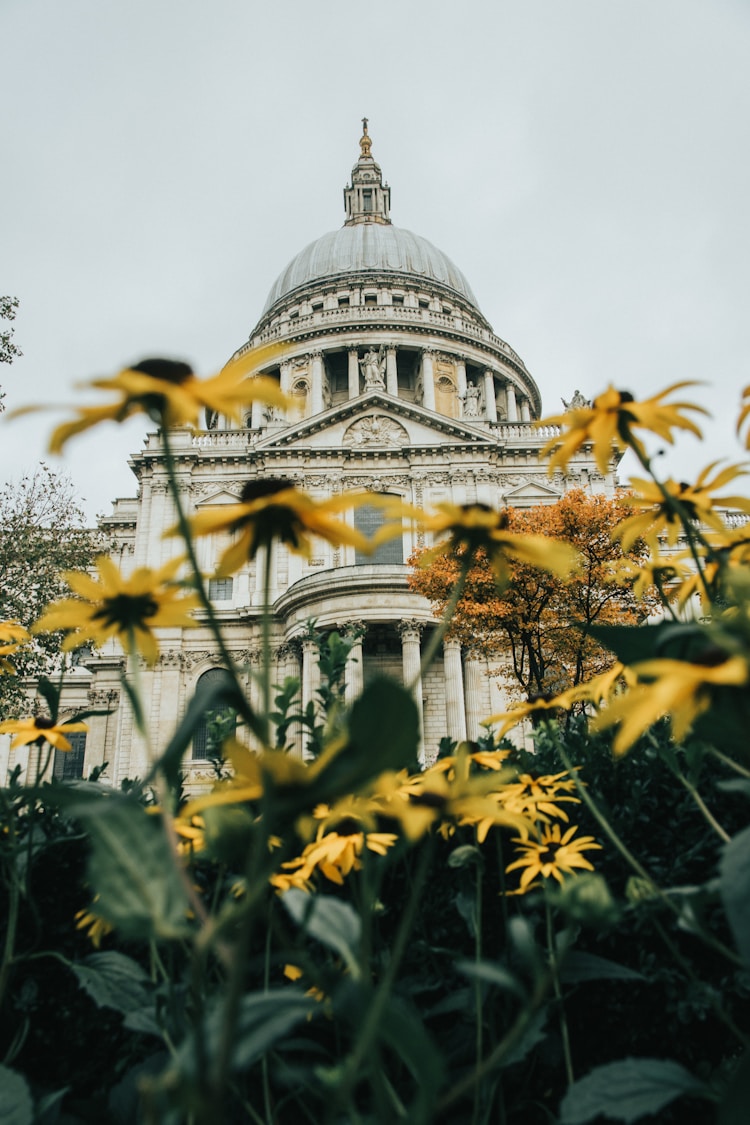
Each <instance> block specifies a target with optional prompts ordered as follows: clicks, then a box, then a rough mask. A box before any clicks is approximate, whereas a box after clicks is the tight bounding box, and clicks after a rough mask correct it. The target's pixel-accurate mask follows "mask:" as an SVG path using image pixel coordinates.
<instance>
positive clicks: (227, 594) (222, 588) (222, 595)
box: [208, 578, 234, 602]
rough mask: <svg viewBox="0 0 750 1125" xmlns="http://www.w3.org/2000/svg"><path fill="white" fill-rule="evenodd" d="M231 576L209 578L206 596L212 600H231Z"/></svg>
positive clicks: (232, 580)
mask: <svg viewBox="0 0 750 1125" xmlns="http://www.w3.org/2000/svg"><path fill="white" fill-rule="evenodd" d="M233 583H234V579H233V578H209V580H208V596H209V598H210V599H211V601H212V602H231V600H232V585H233Z"/></svg>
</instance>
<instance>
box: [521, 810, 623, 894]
mask: <svg viewBox="0 0 750 1125" xmlns="http://www.w3.org/2000/svg"><path fill="white" fill-rule="evenodd" d="M577 831H578V828H577V826H576V825H574V824H573V825H571V826H570V828H567V829H566V830H565V832H564V833H563V834H562V835H561V829H560V825H559V824H547V825H544V826H543V828H542V830H541V833H540V837H539V839H538V840H522V839H521V840H515V841H514V843H516V844H518V849H517V850H518V851H519V852H520V853H521V857H520V859H517V860H515V861H514V862H513V863H509V864H508V866H507V867H506V869H505V870H506V872H510V871H516V870H518V869H519V868H523V869H524V870H523V872H522V874H521V882H520V887H519V890H520V891H521V893H523V892H524V891H526V890H529V889H530V887H529V884H530V883H532V881H533V880H534V879H536V878H537V877H538V876H541V878H542V879H549V878H552V879H556V880H557V882H558V883H564V882H565V879H564V876H565V875H573V874H574V873H575V869H576V868H583V869H584V870H586V871H593V870H594V867H593V864H591V863H589V861H588V860H587V859H585V858H584V856H583V855H582V854H581V853H582V852H587V851H591V850H592V849H593V848H601V844H597V842H596V841H595V840H594V837H593V836H579V837H578V839H577V840H574V839H573V837H574V836H575V834H576V832H577Z"/></svg>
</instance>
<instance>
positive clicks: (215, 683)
mask: <svg viewBox="0 0 750 1125" xmlns="http://www.w3.org/2000/svg"><path fill="white" fill-rule="evenodd" d="M222 683H227V684H231V683H232V677H231V676H230V675H229V673H228V672H227V670H226V669H225V668H210V669H209V670H208V672H204V673H203V675H202V676H201V677H200V679H199V680H198V683H197V685H196V689H195V693H196V696H197V695H198V693H199V692H200V691H201V689H203V690H204V691H205V689H206V688H216V687H219V686H221V684H222ZM236 724H237V712H236V711H235V710H234V708H233V707H227V706H219V707H212V708H209V709H208V710H206V711H204V713H203V717H202V718H201V720H200V722H199V723H198V725H197V726H196V728H195V734H194V735H193V755H192V756H193V760H194V761H196V760H201V759H204V758H214V757H216V756H217V755H218V754H219V752H220V751H221V744H222V742H223V741H224V739H225V738H228V737H229V735H230V734H233V733H234V728H235V726H236Z"/></svg>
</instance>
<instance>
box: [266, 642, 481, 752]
mask: <svg viewBox="0 0 750 1125" xmlns="http://www.w3.org/2000/svg"><path fill="white" fill-rule="evenodd" d="M347 628H348V629H349V630H350V631H352V632H354V640H353V643H352V648H351V651H350V653H349V658H348V661H347V666H346V702H347V703H348V704H349V705H351V704H352V703H353V702H354V701H355V700H356V699H357V698H358V697H359V696H360V695H361V693H362V690H363V688H364V684H365V667H364V662H365V652H364V637H365V635H366V634H365V630H364V627H363V626H362V625H361V623H358V622H357V623H353V622H352V623H349V624H348V626H344V627H342V630H341V631H342V632H346V631H347ZM394 628H395V631H396V632H397V634H398V635H399V637H400V640H401V676H402V681H403V683H404V685H405V686H406V687H407V688H408V689H409V691H410V692H411V694H412V696H413V698H414V701H415V703H416V705H417V712H418V716H419V729H420V745H419V758H420V761H424V760H425V752H427V754H429V755H432V754H434V752H435V751H436V750H437V745H438V743H439V741H440V737H441V736H442V735H447V736H448V737H449V738H451V739H453V740H455V741H456V742H463V741H465V740H466V739H467V738H468V739H471V740H473V741H475V740H476V739H478V738H479V736H480V735H481V733H482V729H481V725H480V724H481V723H482V721H483V720H484V719H486V717H487V714H486V707H487V705H486V702H485V700H484V698H483V695H484V693H483V691H482V687H483V683H482V675H483V667H484V664H483V661H482V658H481V657H480V656H479V654H478V653H476V652H474V651H472V650H471V649H464V648H462V645H461V643H460V642H459V641H457V640H445V641H444V642H443V655H442V677H441V681H442V682H441V694H442V696H443V701H444V702H443V705H442V706H441V707H438V706H437V705H436V704H435V703H434V702H432V703H430V705H429V713H426V708H425V696H424V685H423V681H422V670H421V660H422V633H423V631H424V628H425V626H424V624H423V623H422V622H418V621H401V622H399V623H397V624H396V625H395V626H394ZM288 651H289V650H288V649H287V652H288ZM298 652H299V656H297V657H296V658H295V662H296V661H299V660H300V658H301V677H300V679H301V696H302V710H303V711H305V710H306V708H307V706H308V704H310V703H314V702H315V699H316V692H317V690H318V688H319V686H320V666H319V663H318V646H317V642H316V641H315V639H314V638H312V637H304V638H303V639H302V640H301V643H300V645H299V648H298ZM436 664H437V666H438V669H440V664H439V663H438V662H437V661H436ZM298 668H299V665H298ZM434 669H435V665H433V673H434ZM286 674H295V673H294V672H293V671H291V670H290V669H287V670H286ZM297 674H299V672H297ZM430 728H432V729H430ZM437 731H439V733H437V735H436V732H437ZM425 733H426V734H427V736H428V738H429V740H430V745H427V746H425ZM433 743H434V744H433Z"/></svg>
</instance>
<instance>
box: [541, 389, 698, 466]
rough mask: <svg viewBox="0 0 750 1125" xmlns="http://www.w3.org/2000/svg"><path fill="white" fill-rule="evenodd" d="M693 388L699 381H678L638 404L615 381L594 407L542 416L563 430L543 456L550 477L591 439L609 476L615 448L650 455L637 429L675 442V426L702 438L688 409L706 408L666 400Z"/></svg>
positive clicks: (546, 421) (597, 456)
mask: <svg viewBox="0 0 750 1125" xmlns="http://www.w3.org/2000/svg"><path fill="white" fill-rule="evenodd" d="M691 386H695V382H694V381H691V380H687V381H685V382H681V383H673V384H672V385H671V386H669V387H667V388H666V390H663V391H661V392H660V393H659V394H658V395H652V396H651V398H646V399H643V401H642V402H636V400H635V398H634V397H633V395H632V394H630V392H629V391H618V390H616V389H615V388H614V387H613V386H611V385H610V386H609V387H608V388H607V390H606V391H604V393H603V394H600V395H598V396H597V397H596V398H595V399H594V401H593V403H592V404H591V406H583V407H579V408H577V409H575V410H569V411H566V413H565V414H558V415H555V416H554V417H550V418H542V419H541V420H540V421H539V422H538V423H537V425H540V426H549V425H557V426H562V427H563V428H564V431H563V433H562V434H559V435H557V436H556V437H553V438H551V439H550V441H548V442H547V444H546V445H545V447H544V449H542V451H541V453H540V455H539V456H540V457H541V458H544V457H549V473H550V476H551V475H552V473H554V471H555V469H557V468H560V469H565V468H566V467H567V465H568V462H569V461H570V459H571V458H572V457H573V456H574V455H575V454H576V453H577V452H578V451H579V449H581V448H582V447H583V446H584V445H587V444H589V443H590V444H591V445H593V449H594V457H595V458H596V463H597V465H598V466H599V470H600V472H602V473H605V474H606V472H607V470H608V468H609V463H610V460H611V458H612V451H613V448H615V449H617V450H619V451H620V452H623V451H624V450H625V449H627V448H628V446H630V447H631V448H632V449H635V450H636V452H637V453H639V455H640V456H641V457H643V458H645V456H646V454H645V450H644V448H643V446H642V444H641V442H640V440H639V438H638V437H636V435H635V433H634V430H636V429H641V430H647V431H649V432H651V433H653V434H657V435H658V436H659V437H660V438H663V440H664V441H668V442H670V444H671V443H672V442H673V441H674V437H673V433H672V431H673V430H689V431H690V432H691V433H694V434H695V435H696V436H697V437H702V434H701V431H700V430H699V428H698V426H696V424H695V422H693V420H692V419H691V418H688V417H687V416H686V414H685V413H684V411H687V410H691V411H695V412H697V413H699V414H707V413H708V411H707V410H704V409H703V407H702V406H697V405H696V404H695V403H692V402H665V401H664V400H665V398H666V397H667V395H670V394H672V393H673V392H674V391H678V390H681V389H682V388H683V387H691Z"/></svg>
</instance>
